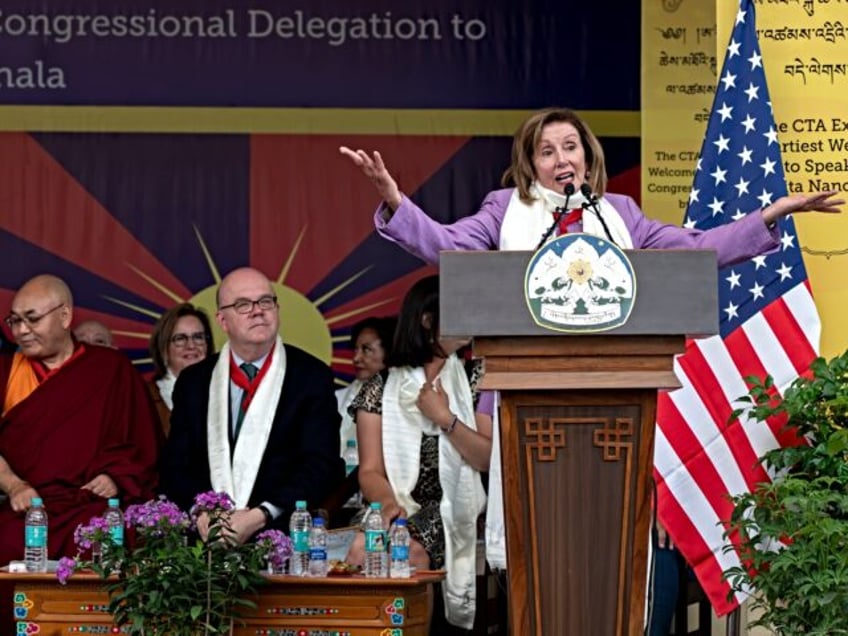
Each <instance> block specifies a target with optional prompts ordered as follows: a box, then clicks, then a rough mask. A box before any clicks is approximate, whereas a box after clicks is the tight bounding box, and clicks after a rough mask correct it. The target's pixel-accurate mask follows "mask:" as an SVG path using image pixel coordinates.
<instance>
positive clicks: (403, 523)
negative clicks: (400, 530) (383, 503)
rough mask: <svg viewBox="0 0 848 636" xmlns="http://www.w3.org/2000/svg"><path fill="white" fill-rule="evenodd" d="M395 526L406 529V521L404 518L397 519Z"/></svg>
mask: <svg viewBox="0 0 848 636" xmlns="http://www.w3.org/2000/svg"><path fill="white" fill-rule="evenodd" d="M395 525H396V526H403V527H406V519H404V518H403V517H401V518H399V519H395Z"/></svg>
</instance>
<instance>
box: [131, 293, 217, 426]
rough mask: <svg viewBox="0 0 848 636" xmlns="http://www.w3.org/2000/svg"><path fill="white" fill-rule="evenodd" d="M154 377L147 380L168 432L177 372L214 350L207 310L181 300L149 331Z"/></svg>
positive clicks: (157, 409) (160, 417) (161, 419)
mask: <svg viewBox="0 0 848 636" xmlns="http://www.w3.org/2000/svg"><path fill="white" fill-rule="evenodd" d="M149 349H150V357H151V359H152V361H153V378H152V379H151V381H150V382H149V383H148V385H147V386H148V388H149V389H150V396H151V397H152V398H153V403H154V404H155V406H156V412H157V413H158V414H159V419H160V421H161V423H162V432H164V433H165V436H166V437H167V436H168V433H169V432H170V430H171V409H172V408H174V403H173V401H172V399H171V395H172V393H173V391H174V385H175V384H176V382H177V376H178V375H179V374H180V372H181V371H182V370H183V369H185V368H186V367H187V366H190V365H192V364H195V363H196V362H200V361H201V360H203V359H205V358H206V357H207V356H208V355H209V354H210V353H212V352H213V347H212V326H211V324H210V323H209V317H208V316H207V315H206V312H205V311H203V310H202V309H200V308H199V307H195V306H194V305H192V304H191V303H180V304H179V305H175V306H174V307H171V308H170V309H169V310H168V311H166V312H165V313H164V314H162V315H161V316H160V317H159V320H157V321H156V325H154V327H153V332H152V333H151V334H150V342H149Z"/></svg>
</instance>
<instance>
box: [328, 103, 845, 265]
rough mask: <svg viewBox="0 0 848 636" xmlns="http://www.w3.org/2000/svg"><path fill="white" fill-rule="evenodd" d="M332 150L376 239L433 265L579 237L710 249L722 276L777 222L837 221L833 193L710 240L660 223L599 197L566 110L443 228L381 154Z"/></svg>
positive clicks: (601, 175) (599, 177) (598, 155)
mask: <svg viewBox="0 0 848 636" xmlns="http://www.w3.org/2000/svg"><path fill="white" fill-rule="evenodd" d="M339 150H340V152H341V153H342V154H343V155H345V156H346V157H349V158H350V160H351V161H352V162H353V163H354V164H355V165H356V166H358V167H359V168H360V169H361V170H362V172H363V174H364V175H365V176H366V177H368V178H369V179H370V180H371V181H372V183H373V184H374V186H375V188H376V189H377V192H378V194H379V195H380V197H381V198H382V199H383V203H382V204H381V205H380V207H379V208H378V209H377V212H376V214H375V225H376V228H377V231H378V233H379V234H380V235H381V236H383V237H384V238H386V239H388V240H390V241H393V242H395V243H397V244H398V245H400V246H401V247H403V248H404V249H405V250H406V251H407V252H409V253H410V254H413V255H415V256H417V257H418V258H421V259H422V260H424V261H426V262H428V263H433V264H437V263H438V260H439V252H440V251H442V250H498V249H502V250H533V249H536V248H538V247H539V246H540V242H544V240H546V239H547V238H548V237H550V238H554V237H555V236H557V235H558V234H563V233H565V232H572V233H573V232H585V233H588V234H594V235H597V236H601V237H603V238H606V239H608V240H611V241H612V242H614V243H615V244H616V245H618V246H619V247H620V248H622V249H631V248H633V249H652V248H666V249H713V250H715V251H716V252H717V254H718V265H719V267H724V266H726V265H731V264H733V263H736V262H738V261H743V260H746V259H749V258H752V257H754V256H756V255H758V254H761V253H763V252H767V251H770V250H772V249H774V248H776V247H777V246H778V245H779V244H780V241H779V231H778V227H777V223H776V222H777V220H778V219H780V218H782V217H784V216H786V215H788V214H791V213H793V212H807V211H812V210H818V211H822V212H839V208H838V206H840V205H842V204H843V203H844V201H842V200H839V199H834V198H833V196H834V195H835V192H832V191H831V192H820V193H815V194H810V195H799V194H796V195H791V196H784V197H781V198H779V199H777V200H776V201H775V202H773V203H771V204H769V205H768V206H766V207H764V208H763V209H762V210H761V211H760V213H759V214H746V215H744V216H742V217H740V218H739V219H738V220H736V221H733V222H731V223H726V224H724V225H719V226H717V227H714V228H711V229H709V230H696V229H689V228H685V227H678V226H675V225H670V224H665V223H660V222H659V221H655V220H652V219H649V218H648V217H646V216H645V215H644V214H643V213H642V211H641V210H640V209H639V206H638V205H636V202H635V201H634V200H633V199H632V198H630V197H628V196H624V195H621V194H612V193H609V192H606V185H607V173H606V166H605V163H604V152H603V148H602V147H601V144H600V142H599V141H598V138H597V137H595V135H594V134H593V133H592V131H591V130H590V129H589V126H588V125H587V124H586V122H585V121H583V120H582V119H581V118H580V117H579V116H578V115H577V114H576V113H575V112H574V111H571V110H568V109H565V108H547V109H544V110H541V111H538V112H536V113H533V114H532V115H530V116H529V117H528V118H527V119H526V120H525V121H524V122H523V123H522V124H521V126H520V127H519V128H518V130H517V131H516V133H515V136H514V138H513V143H512V160H511V163H510V166H509V168H507V170H506V172H505V173H504V176H503V179H502V182H503V185H504V186H505V189H501V190H494V191H492V192H490V193H489V194H488V195H487V196H486V198H485V199H484V200H483V203H482V204H481V206H480V209H479V210H478V211H477V212H476V213H475V214H472V215H471V216H467V217H464V218H462V219H459V220H458V221H456V222H455V223H451V224H442V223H439V222H437V221H434V220H433V219H431V218H430V217H429V216H427V214H426V213H425V212H424V211H423V210H422V209H421V208H419V207H418V206H417V205H415V204H414V203H413V202H412V201H411V200H410V199H409V198H408V197H407V196H406V195H404V194H403V193H402V192H401V191H400V189H399V188H398V185H397V182H396V181H395V179H394V178H393V177H392V175H391V173H390V172H389V170H388V168H387V167H386V165H385V164H384V163H383V159H382V157H381V156H380V153H379V152H376V151H375V152H373V154H369V153H368V152H366V151H365V150H352V149H350V148H347V147H344V146H343V147H341V148H340V149H339Z"/></svg>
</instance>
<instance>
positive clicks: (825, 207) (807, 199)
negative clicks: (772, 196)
mask: <svg viewBox="0 0 848 636" xmlns="http://www.w3.org/2000/svg"><path fill="white" fill-rule="evenodd" d="M836 195H837V191H836V190H828V191H827V192H814V193H813V194H791V195H787V196H784V197H780V198H779V199H778V200H777V201H775V202H774V203H772V204H770V205H769V206H767V207H765V208H763V221H765V222H766V225H771V224H772V223H774V222H775V221H777V220H778V219H782V218H783V217H785V216H787V215H789V214H792V213H793V212H827V213H829V214H838V213H840V212H842V210H841V209H840V206H842V205H845V199H836V198H834V197H835V196H836Z"/></svg>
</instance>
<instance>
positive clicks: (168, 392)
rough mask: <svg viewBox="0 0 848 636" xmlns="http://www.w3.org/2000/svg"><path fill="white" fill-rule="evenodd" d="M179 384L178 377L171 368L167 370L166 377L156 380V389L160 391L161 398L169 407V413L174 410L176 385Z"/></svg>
mask: <svg viewBox="0 0 848 636" xmlns="http://www.w3.org/2000/svg"><path fill="white" fill-rule="evenodd" d="M176 383H177V376H175V375H174V372H173V371H171V367H168V368H167V371H166V372H165V375H163V376H162V377H161V378H159V379H158V380H156V388H157V389H159V397H161V398H162V401H163V402H164V403H165V406H167V407H168V410H169V411H173V410H174V385H175V384H176Z"/></svg>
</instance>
